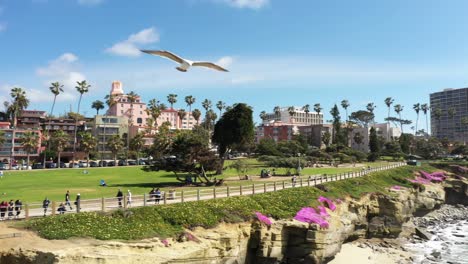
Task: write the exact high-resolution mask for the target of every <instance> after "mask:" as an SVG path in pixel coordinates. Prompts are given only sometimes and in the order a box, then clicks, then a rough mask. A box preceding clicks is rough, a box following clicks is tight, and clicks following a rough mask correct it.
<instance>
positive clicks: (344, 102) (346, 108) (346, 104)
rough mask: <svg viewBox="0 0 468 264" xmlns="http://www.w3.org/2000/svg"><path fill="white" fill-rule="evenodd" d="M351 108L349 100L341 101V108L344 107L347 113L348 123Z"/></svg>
mask: <svg viewBox="0 0 468 264" xmlns="http://www.w3.org/2000/svg"><path fill="white" fill-rule="evenodd" d="M349 106H350V104H349V101H348V100H343V101H341V107H343V108H344V110H345V112H346V122H348V119H349V117H348V107H349Z"/></svg>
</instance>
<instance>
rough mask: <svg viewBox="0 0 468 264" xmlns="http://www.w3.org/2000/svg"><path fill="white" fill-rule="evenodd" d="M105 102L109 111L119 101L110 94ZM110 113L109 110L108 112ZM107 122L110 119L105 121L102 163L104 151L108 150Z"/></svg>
mask: <svg viewBox="0 0 468 264" xmlns="http://www.w3.org/2000/svg"><path fill="white" fill-rule="evenodd" d="M104 99H105V101H106V104H107V107H108V108H109V109H111V108H112V107H113V106H114V105H116V104H117V101H116V100H115V96H114V95H112V94H108V95H106V96H105V97H104ZM108 111H109V110H108ZM108 111H106V113H105V115H104V116H105V117H107V112H108ZM106 122H108V119H107V118H106V119H105V121H104V122H103V137H102V151H101V161H102V158H103V156H104V151H105V150H106V144H107V141H106V127H107V126H106Z"/></svg>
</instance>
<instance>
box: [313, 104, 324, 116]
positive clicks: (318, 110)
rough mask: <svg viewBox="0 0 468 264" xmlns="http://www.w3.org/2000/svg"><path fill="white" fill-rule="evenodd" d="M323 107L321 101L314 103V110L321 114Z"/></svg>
mask: <svg viewBox="0 0 468 264" xmlns="http://www.w3.org/2000/svg"><path fill="white" fill-rule="evenodd" d="M322 109H323V107H321V106H320V104H319V103H317V104H314V111H315V112H316V113H317V114H320V112H322Z"/></svg>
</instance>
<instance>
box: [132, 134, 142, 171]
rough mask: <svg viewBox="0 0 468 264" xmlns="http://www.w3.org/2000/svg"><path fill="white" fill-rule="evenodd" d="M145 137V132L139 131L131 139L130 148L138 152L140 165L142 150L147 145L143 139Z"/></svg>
mask: <svg viewBox="0 0 468 264" xmlns="http://www.w3.org/2000/svg"><path fill="white" fill-rule="evenodd" d="M143 137H144V134H142V133H138V134H136V135H135V136H134V137H133V138H132V140H131V141H130V149H131V150H133V151H135V152H136V157H137V164H138V165H140V151H141V149H142V148H143V146H144V145H145V141H144V140H143Z"/></svg>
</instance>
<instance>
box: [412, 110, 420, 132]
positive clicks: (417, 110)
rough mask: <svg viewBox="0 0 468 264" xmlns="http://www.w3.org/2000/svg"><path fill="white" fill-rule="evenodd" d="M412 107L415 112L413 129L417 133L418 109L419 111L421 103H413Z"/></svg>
mask: <svg viewBox="0 0 468 264" xmlns="http://www.w3.org/2000/svg"><path fill="white" fill-rule="evenodd" d="M413 109H414V111H415V112H416V125H415V126H416V127H415V130H416V133H418V122H419V111H421V104H420V103H417V104H414V105H413ZM415 135H416V134H415Z"/></svg>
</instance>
